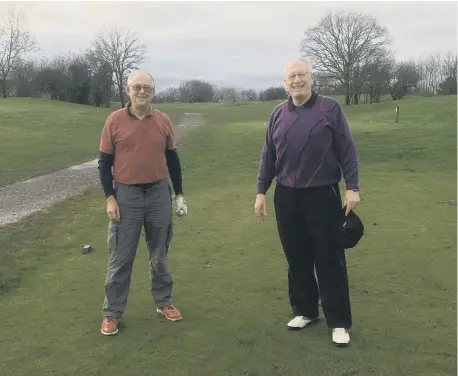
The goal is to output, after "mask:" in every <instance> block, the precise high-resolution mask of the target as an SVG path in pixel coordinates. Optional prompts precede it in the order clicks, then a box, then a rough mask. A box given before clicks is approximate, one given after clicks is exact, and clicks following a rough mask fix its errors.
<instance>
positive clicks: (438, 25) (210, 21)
mask: <svg viewBox="0 0 458 376" xmlns="http://www.w3.org/2000/svg"><path fill="white" fill-rule="evenodd" d="M12 7H14V9H16V10H19V11H21V12H23V14H24V15H25V21H26V24H25V25H26V26H27V28H28V29H29V30H30V32H31V33H32V34H33V35H34V37H35V38H36V40H37V42H38V43H39V45H40V47H41V49H42V50H41V51H40V55H46V56H52V55H53V54H57V53H67V52H69V51H75V52H78V51H84V50H85V49H86V48H88V47H90V45H91V43H92V41H93V39H94V37H95V35H96V34H97V31H98V30H100V29H101V28H103V27H111V26H118V27H123V28H129V29H131V30H134V31H137V32H138V33H139V34H140V38H141V41H142V42H143V43H144V44H146V46H147V49H148V60H147V62H146V63H144V64H143V65H142V68H145V69H147V70H148V71H149V72H151V73H152V74H153V76H154V77H155V78H156V83H157V85H158V89H159V90H161V89H163V88H164V87H165V86H167V85H171V84H178V83H179V82H180V81H181V80H184V79H190V78H199V79H205V80H208V81H211V82H213V83H216V84H219V85H231V86H237V87H245V88H254V89H257V90H258V89H261V88H266V87H268V86H270V85H275V86H277V85H282V70H283V65H284V63H285V61H286V60H288V59H290V58H291V57H295V56H297V55H299V54H300V50H299V48H300V42H301V39H302V37H303V34H304V31H305V29H306V28H307V27H311V26H315V25H316V24H317V23H318V22H319V20H320V19H321V18H322V17H323V16H325V15H326V13H327V12H329V11H340V10H341V11H345V12H352V11H353V12H354V11H356V12H361V13H365V14H368V15H371V16H373V17H375V18H376V19H377V20H378V22H379V24H380V25H382V26H385V27H387V28H388V30H389V32H390V35H391V36H392V37H393V44H392V49H393V50H394V52H395V54H396V57H397V58H398V59H409V58H417V57H420V56H423V55H425V54H428V53H431V52H442V53H445V52H447V51H453V52H456V50H457V37H456V34H457V21H456V17H457V5H456V2H455V1H450V2H432V1H431V2H399V1H398V2H394V1H393V2H385V1H383V2H382V1H380V2H368V1H364V2H327V1H320V2H305V1H297V2H286V1H285V2H257V1H249V2H248V1H247V2H219V1H209V2H172V1H170V2H167V3H165V2H66V1H60V2H29V3H26V2H11V3H6V2H0V15H5V14H7V13H8V11H9V10H10V9H12Z"/></svg>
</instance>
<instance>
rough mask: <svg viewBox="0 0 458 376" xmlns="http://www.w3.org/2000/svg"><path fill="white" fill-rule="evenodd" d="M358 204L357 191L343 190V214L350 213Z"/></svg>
mask: <svg viewBox="0 0 458 376" xmlns="http://www.w3.org/2000/svg"><path fill="white" fill-rule="evenodd" d="M358 205H359V192H355V191H352V190H348V191H346V192H345V206H346V210H345V216H347V215H348V214H350V211H351V210H354V209H355V208H356V207H357V206H358Z"/></svg>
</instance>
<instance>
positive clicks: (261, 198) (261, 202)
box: [254, 194, 267, 221]
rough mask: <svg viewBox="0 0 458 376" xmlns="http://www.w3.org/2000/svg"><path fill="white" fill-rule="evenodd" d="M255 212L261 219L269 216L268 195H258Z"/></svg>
mask: <svg viewBox="0 0 458 376" xmlns="http://www.w3.org/2000/svg"><path fill="white" fill-rule="evenodd" d="M254 214H255V215H256V218H258V219H260V220H261V221H262V220H263V219H264V217H265V216H267V202H266V196H265V195H263V194H258V195H256V202H255V204H254Z"/></svg>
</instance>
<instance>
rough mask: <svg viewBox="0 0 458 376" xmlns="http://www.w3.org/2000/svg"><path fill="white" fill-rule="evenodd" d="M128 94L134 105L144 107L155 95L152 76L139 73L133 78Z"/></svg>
mask: <svg viewBox="0 0 458 376" xmlns="http://www.w3.org/2000/svg"><path fill="white" fill-rule="evenodd" d="M127 95H128V96H129V98H130V101H131V103H132V104H133V105H135V106H139V107H144V106H147V105H149V104H150V103H151V101H152V100H153V96H154V86H153V81H152V80H151V77H150V76H149V75H147V74H143V73H140V74H137V75H135V76H134V77H132V78H131V82H130V83H129V86H128V88H127Z"/></svg>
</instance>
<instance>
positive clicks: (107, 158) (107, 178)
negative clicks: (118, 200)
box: [98, 151, 114, 198]
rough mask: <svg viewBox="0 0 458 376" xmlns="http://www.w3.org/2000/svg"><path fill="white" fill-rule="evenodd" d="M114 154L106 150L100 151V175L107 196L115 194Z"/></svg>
mask: <svg viewBox="0 0 458 376" xmlns="http://www.w3.org/2000/svg"><path fill="white" fill-rule="evenodd" d="M113 161H114V155H113V154H108V153H104V152H102V151H101V152H100V155H99V163H98V165H99V167H98V168H99V177H100V183H101V184H102V187H103V193H104V194H105V197H106V198H108V197H110V196H114V189H113V175H112V173H111V167H112V166H113Z"/></svg>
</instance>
